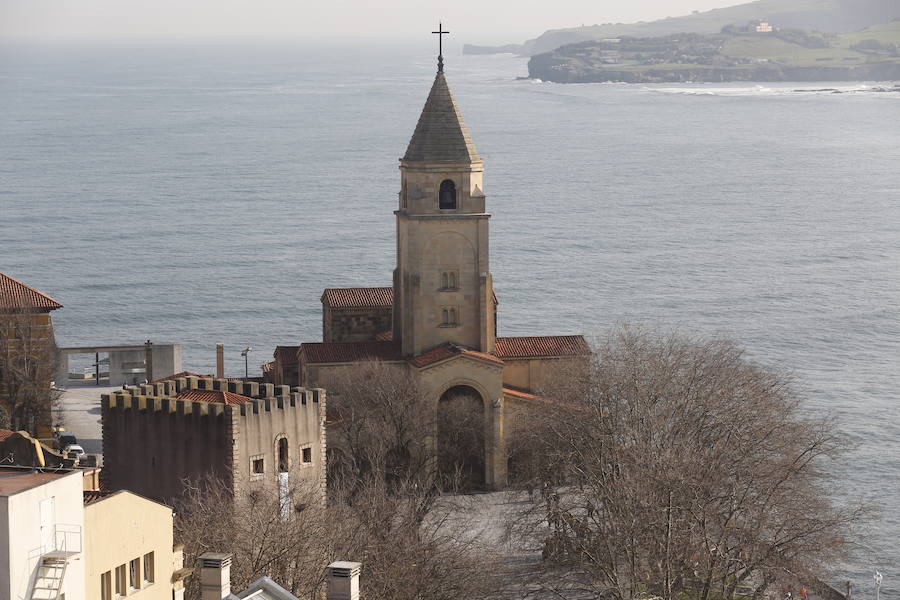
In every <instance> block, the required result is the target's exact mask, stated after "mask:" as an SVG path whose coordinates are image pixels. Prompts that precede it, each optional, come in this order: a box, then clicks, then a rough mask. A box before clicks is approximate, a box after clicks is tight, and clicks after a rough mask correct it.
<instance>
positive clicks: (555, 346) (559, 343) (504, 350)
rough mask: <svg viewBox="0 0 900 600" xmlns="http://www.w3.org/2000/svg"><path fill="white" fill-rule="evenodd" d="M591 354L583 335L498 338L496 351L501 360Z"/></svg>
mask: <svg viewBox="0 0 900 600" xmlns="http://www.w3.org/2000/svg"><path fill="white" fill-rule="evenodd" d="M590 353H591V348H590V346H588V343H587V341H586V340H585V339H584V336H581V335H553V336H534V337H505V338H497V345H496V348H495V350H494V354H496V355H497V356H499V357H500V358H541V357H558V356H586V355H588V354H590Z"/></svg>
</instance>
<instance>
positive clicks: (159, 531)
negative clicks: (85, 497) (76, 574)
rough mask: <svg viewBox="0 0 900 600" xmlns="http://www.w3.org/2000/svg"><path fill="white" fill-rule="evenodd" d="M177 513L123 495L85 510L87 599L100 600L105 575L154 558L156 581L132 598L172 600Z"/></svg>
mask: <svg viewBox="0 0 900 600" xmlns="http://www.w3.org/2000/svg"><path fill="white" fill-rule="evenodd" d="M172 525H173V523H172V509H171V508H169V507H168V506H164V505H162V504H159V503H157V502H153V501H152V500H148V499H146V498H142V497H140V496H138V495H137V494H132V493H131V492H127V491H123V492H118V493H116V494H113V495H111V496H107V497H106V498H103V499H101V500H97V501H95V502H92V503H91V504H88V505H87V506H86V507H85V508H84V528H85V536H84V539H85V560H86V564H85V573H86V577H87V579H86V592H87V597H88V598H92V599H96V598H100V576H101V575H102V574H103V573H106V572H107V571H110V579H111V580H112V581H113V585H115V569H116V567H118V566H119V565H126V572H127V568H128V562H129V561H130V560H132V559H135V558H138V559H141V560H140V565H141V569H143V557H144V555H145V554H147V553H149V552H153V555H154V574H153V582H152V583H149V584H145V583H144V582H143V580H144V577H145V574H144V573H143V571H142V572H141V576H140V577H139V579H140V580H141V587H140V589H137V590H135V591H134V592H131V593H129V594H128V597H129V598H138V599H140V600H171V598H172V573H173V571H174V568H173V567H174V559H173V552H172V547H173V539H172V536H173V533H172Z"/></svg>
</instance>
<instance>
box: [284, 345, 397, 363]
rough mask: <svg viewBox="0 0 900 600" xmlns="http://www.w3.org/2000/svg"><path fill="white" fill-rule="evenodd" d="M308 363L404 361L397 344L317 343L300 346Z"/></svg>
mask: <svg viewBox="0 0 900 600" xmlns="http://www.w3.org/2000/svg"><path fill="white" fill-rule="evenodd" d="M300 353H301V354H302V355H303V356H304V357H305V358H306V362H308V363H349V362H359V361H362V360H403V356H402V355H401V353H400V344H398V343H397V342H316V343H308V344H303V345H302V346H300Z"/></svg>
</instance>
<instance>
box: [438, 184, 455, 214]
mask: <svg viewBox="0 0 900 600" xmlns="http://www.w3.org/2000/svg"><path fill="white" fill-rule="evenodd" d="M440 208H441V210H456V184H455V183H453V182H452V181H451V180H449V179H445V180H444V181H442V182H441V192H440Z"/></svg>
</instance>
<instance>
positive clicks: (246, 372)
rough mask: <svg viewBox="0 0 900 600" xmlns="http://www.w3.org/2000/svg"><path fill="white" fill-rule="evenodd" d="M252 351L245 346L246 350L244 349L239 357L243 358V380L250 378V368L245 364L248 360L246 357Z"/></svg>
mask: <svg viewBox="0 0 900 600" xmlns="http://www.w3.org/2000/svg"><path fill="white" fill-rule="evenodd" d="M252 351H253V348H251V347H250V346H247V347H246V348H244V351H243V352H241V356H243V357H244V379H249V378H250V367H249V366H248V363H247V360H248V359H247V355H248V354H250V353H251V352H252Z"/></svg>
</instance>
